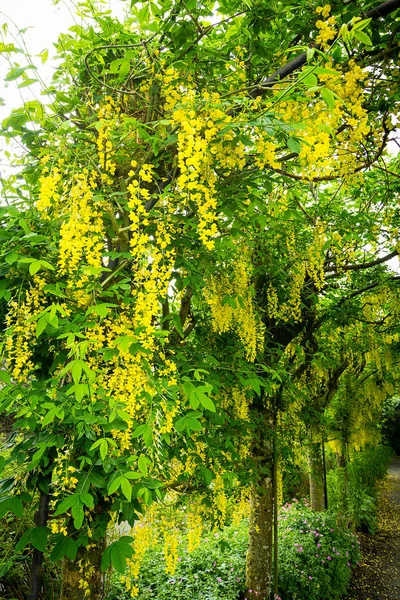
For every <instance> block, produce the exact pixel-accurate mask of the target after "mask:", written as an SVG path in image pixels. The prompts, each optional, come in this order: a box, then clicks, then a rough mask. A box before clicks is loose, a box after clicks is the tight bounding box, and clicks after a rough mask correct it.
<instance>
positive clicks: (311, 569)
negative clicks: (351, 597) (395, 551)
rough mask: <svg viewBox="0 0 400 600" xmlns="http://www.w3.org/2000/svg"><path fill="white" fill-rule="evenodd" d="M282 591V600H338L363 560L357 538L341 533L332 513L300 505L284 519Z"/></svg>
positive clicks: (288, 510) (292, 507)
mask: <svg viewBox="0 0 400 600" xmlns="http://www.w3.org/2000/svg"><path fill="white" fill-rule="evenodd" d="M279 525H280V526H279V532H280V545H279V568H280V572H279V591H280V595H281V596H282V600H295V599H296V600H303V599H304V600H306V599H307V600H323V599H324V600H326V599H327V598H329V600H335V599H336V598H339V597H340V596H341V595H342V594H344V593H345V592H346V590H347V587H348V585H349V583H350V578H351V568H352V567H353V566H354V565H355V564H356V563H357V562H358V560H359V558H360V554H359V549H358V542H357V539H356V537H355V536H354V535H353V534H351V533H349V532H345V531H342V530H340V529H338V527H337V525H336V518H335V515H334V514H333V513H332V512H323V513H315V512H313V511H312V510H311V509H310V508H309V507H308V506H306V505H304V504H302V503H300V502H296V503H294V504H292V505H287V506H286V507H284V508H283V509H282V510H281V515H280V524H279Z"/></svg>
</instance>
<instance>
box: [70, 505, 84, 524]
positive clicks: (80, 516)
mask: <svg viewBox="0 0 400 600" xmlns="http://www.w3.org/2000/svg"><path fill="white" fill-rule="evenodd" d="M71 515H72V518H73V519H74V527H75V529H80V528H81V527H82V524H83V520H84V518H85V513H84V510H83V504H82V502H81V501H80V500H79V497H78V498H77V501H76V502H75V504H73V505H72V507H71Z"/></svg>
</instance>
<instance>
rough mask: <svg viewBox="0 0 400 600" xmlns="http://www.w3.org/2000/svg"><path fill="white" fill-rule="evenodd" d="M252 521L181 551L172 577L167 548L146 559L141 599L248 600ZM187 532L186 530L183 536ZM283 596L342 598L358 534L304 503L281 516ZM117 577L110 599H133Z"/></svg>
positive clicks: (157, 548) (285, 509) (159, 548)
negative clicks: (341, 526)
mask: <svg viewBox="0 0 400 600" xmlns="http://www.w3.org/2000/svg"><path fill="white" fill-rule="evenodd" d="M248 531H249V525H248V520H247V519H246V520H242V521H241V522H240V523H239V524H235V525H230V526H228V527H226V528H224V529H223V530H222V531H209V532H208V533H207V534H206V535H204V536H203V538H202V541H201V544H200V545H199V547H198V548H197V549H196V550H195V551H193V552H191V553H189V552H188V551H187V546H186V547H185V546H184V545H183V546H181V547H180V549H179V551H178V555H179V558H178V561H179V562H178V563H177V566H176V570H175V572H174V574H173V575H171V574H168V573H166V569H165V555H164V551H163V547H162V545H161V546H155V548H154V549H153V550H152V551H151V552H148V554H147V555H146V557H145V559H144V561H143V564H142V568H141V570H140V576H139V578H138V584H139V590H140V591H139V595H138V598H139V599H140V600H150V599H157V600H168V599H169V598H171V599H174V600H190V599H193V600H237V599H238V598H239V597H240V598H245V597H246V596H247V592H248V590H247V589H246V586H245V575H246V574H245V563H246V551H247V539H248ZM184 534H185V532H183V531H182V536H183V537H184ZM279 555H280V576H279V594H280V596H281V597H282V598H283V599H285V600H294V599H298V600H306V599H307V598H311V599H312V600H323V599H326V598H332V599H335V598H339V597H340V596H341V595H342V594H343V593H345V592H346V589H347V587H348V584H349V582H350V577H351V571H352V568H354V566H355V565H356V563H357V562H358V560H359V558H360V553H359V549H358V541H357V538H356V536H355V535H354V534H352V533H350V532H345V531H343V530H341V529H340V528H338V526H337V522H336V519H335V515H334V514H332V513H315V512H314V511H312V510H311V509H310V507H309V506H307V505H306V504H304V503H303V502H299V501H298V500H295V501H294V502H293V503H291V504H286V505H285V506H284V507H283V508H282V509H281V511H280V516H279ZM129 597H130V594H129V591H126V587H125V586H124V585H122V584H119V583H118V579H117V578H114V582H113V586H112V589H111V591H110V593H109V595H108V597H107V598H108V600H117V599H119V598H129Z"/></svg>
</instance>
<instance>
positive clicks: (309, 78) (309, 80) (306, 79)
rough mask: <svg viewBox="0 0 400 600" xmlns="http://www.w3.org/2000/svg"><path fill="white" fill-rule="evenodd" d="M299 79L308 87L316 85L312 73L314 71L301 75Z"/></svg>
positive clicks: (316, 81)
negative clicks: (304, 75)
mask: <svg viewBox="0 0 400 600" xmlns="http://www.w3.org/2000/svg"><path fill="white" fill-rule="evenodd" d="M300 77H301V73H300ZM301 80H302V82H303V83H304V85H305V86H306V87H308V88H311V87H314V86H316V85H318V79H317V77H316V76H315V75H314V73H309V74H308V75H307V76H306V77H301Z"/></svg>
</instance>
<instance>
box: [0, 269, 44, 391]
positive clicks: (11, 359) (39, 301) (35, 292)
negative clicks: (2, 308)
mask: <svg viewBox="0 0 400 600" xmlns="http://www.w3.org/2000/svg"><path fill="white" fill-rule="evenodd" d="M45 284H46V282H45V280H44V279H42V278H41V277H40V276H39V275H35V277H34V278H33V284H32V285H31V287H30V289H29V290H27V292H26V294H25V298H24V300H23V301H22V302H20V303H18V302H17V301H16V300H13V301H12V302H11V303H10V308H9V311H8V314H7V316H6V319H5V321H6V327H7V330H6V339H5V356H6V361H7V366H8V370H9V372H10V373H11V376H12V377H13V378H14V379H15V381H18V382H20V383H21V382H24V381H26V380H27V378H28V377H30V376H32V373H33V370H34V368H35V365H34V363H33V362H32V352H33V348H34V346H36V319H35V317H37V315H39V314H40V313H41V312H42V311H43V309H44V307H45V295H44V293H43V287H44V286H45Z"/></svg>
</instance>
